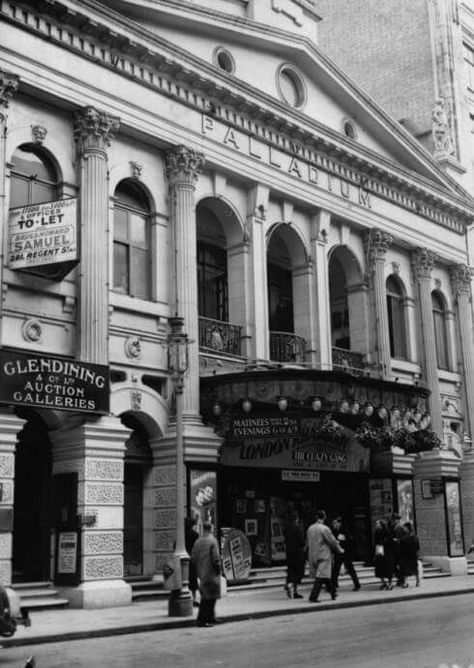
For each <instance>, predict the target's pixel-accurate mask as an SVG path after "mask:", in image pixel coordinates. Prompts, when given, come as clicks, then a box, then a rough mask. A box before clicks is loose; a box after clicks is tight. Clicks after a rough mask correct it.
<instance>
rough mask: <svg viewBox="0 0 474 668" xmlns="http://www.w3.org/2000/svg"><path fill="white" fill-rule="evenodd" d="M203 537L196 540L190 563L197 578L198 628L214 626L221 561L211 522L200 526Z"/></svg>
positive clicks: (219, 591) (219, 592)
mask: <svg viewBox="0 0 474 668" xmlns="http://www.w3.org/2000/svg"><path fill="white" fill-rule="evenodd" d="M202 529H203V535H202V536H201V537H200V538H198V539H197V540H196V542H195V543H194V545H193V549H192V551H191V561H192V562H193V563H194V564H195V566H196V572H197V576H198V578H199V593H200V595H201V600H200V602H199V613H198V617H197V624H198V626H214V624H215V623H216V621H217V620H216V616H215V607H216V601H217V599H218V598H220V596H221V590H220V585H221V582H220V581H221V560H220V556H219V546H218V544H217V540H216V539H215V538H214V536H213V534H212V529H213V527H212V524H211V522H204V523H203V525H202Z"/></svg>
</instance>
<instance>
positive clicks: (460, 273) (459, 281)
mask: <svg viewBox="0 0 474 668" xmlns="http://www.w3.org/2000/svg"><path fill="white" fill-rule="evenodd" d="M449 274H450V278H451V287H452V290H453V293H454V294H455V295H456V297H458V296H459V295H460V294H462V293H464V294H467V295H470V294H471V279H472V276H473V269H472V268H471V267H468V266H467V264H456V265H453V266H452V267H450V269H449Z"/></svg>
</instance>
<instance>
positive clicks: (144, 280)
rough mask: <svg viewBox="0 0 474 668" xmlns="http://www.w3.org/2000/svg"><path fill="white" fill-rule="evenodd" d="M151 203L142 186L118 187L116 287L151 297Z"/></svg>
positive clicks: (146, 297)
mask: <svg viewBox="0 0 474 668" xmlns="http://www.w3.org/2000/svg"><path fill="white" fill-rule="evenodd" d="M150 260H151V258H150V206H149V203H148V201H147V199H146V197H145V196H144V194H143V192H142V191H141V189H140V188H139V187H137V186H136V185H135V184H134V183H132V182H130V181H122V182H121V183H119V185H118V186H117V188H116V189H115V206H114V272H113V273H114V289H115V290H117V291H118V292H122V293H124V294H127V295H130V296H131V297H138V298H139V299H150V297H151V261H150Z"/></svg>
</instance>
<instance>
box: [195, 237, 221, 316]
mask: <svg viewBox="0 0 474 668" xmlns="http://www.w3.org/2000/svg"><path fill="white" fill-rule="evenodd" d="M197 255H198V305H199V315H200V316H202V317H204V318H212V319H213V320H221V321H222V322H227V321H228V318H229V313H228V289H227V252H226V250H225V249H224V248H220V247H219V246H213V245H212V244H208V243H204V242H202V241H198V243H197Z"/></svg>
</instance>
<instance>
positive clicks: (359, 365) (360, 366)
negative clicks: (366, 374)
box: [332, 348, 366, 375]
mask: <svg viewBox="0 0 474 668" xmlns="http://www.w3.org/2000/svg"><path fill="white" fill-rule="evenodd" d="M364 357H365V355H364V354H363V353H356V352H353V351H352V350H344V349H343V348H333V349H332V367H333V369H334V370H335V371H349V372H351V373H353V374H356V375H357V374H358V373H360V372H361V371H363V370H364V369H365V366H366V365H365V363H364Z"/></svg>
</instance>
